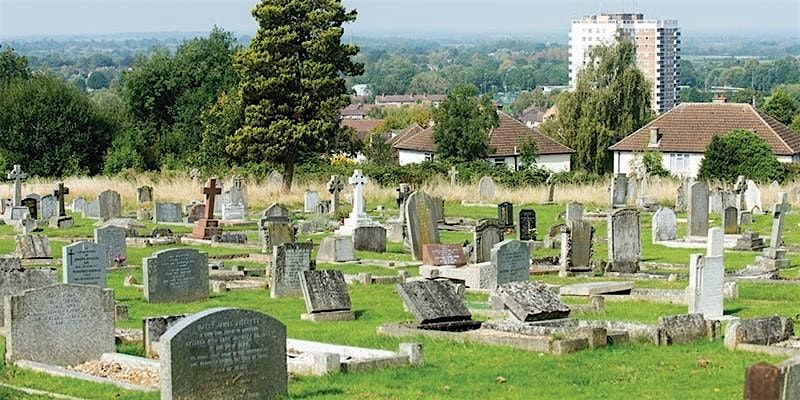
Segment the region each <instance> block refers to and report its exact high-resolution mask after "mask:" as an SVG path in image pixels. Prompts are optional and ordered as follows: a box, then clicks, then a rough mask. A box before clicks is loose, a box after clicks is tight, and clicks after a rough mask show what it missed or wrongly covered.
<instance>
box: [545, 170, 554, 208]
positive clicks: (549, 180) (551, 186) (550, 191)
mask: <svg viewBox="0 0 800 400" xmlns="http://www.w3.org/2000/svg"><path fill="white" fill-rule="evenodd" d="M555 177H556V176H555V175H554V174H550V175H548V176H547V180H546V181H545V183H547V187H548V192H547V203H548V204H552V203H553V195H554V194H555V193H554V192H555V190H556V180H555Z"/></svg>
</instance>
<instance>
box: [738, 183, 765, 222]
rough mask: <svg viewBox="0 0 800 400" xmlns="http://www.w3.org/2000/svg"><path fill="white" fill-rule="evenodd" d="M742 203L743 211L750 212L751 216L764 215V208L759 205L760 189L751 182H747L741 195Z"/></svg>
mask: <svg viewBox="0 0 800 400" xmlns="http://www.w3.org/2000/svg"><path fill="white" fill-rule="evenodd" d="M742 202H743V203H744V211H750V212H751V213H753V215H761V214H763V213H764V206H763V205H762V203H761V189H759V188H758V185H756V183H755V182H753V181H752V180H749V179H748V180H747V188H746V189H745V190H744V193H742Z"/></svg>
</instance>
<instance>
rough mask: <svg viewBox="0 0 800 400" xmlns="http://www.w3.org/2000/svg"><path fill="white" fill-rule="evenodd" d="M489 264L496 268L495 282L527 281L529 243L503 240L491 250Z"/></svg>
mask: <svg viewBox="0 0 800 400" xmlns="http://www.w3.org/2000/svg"><path fill="white" fill-rule="evenodd" d="M490 259H491V264H492V266H493V267H494V268H496V269H497V284H498V285H502V284H504V283H509V282H520V281H527V280H528V278H529V277H530V274H531V247H530V243H528V242H523V241H519V240H505V241H502V242H500V243H497V244H495V245H494V246H493V247H492V250H491V257H490Z"/></svg>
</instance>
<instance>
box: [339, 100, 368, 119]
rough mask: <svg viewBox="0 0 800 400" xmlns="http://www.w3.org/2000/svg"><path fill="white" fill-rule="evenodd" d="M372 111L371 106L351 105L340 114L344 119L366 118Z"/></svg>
mask: <svg viewBox="0 0 800 400" xmlns="http://www.w3.org/2000/svg"><path fill="white" fill-rule="evenodd" d="M371 109H372V105H371V104H362V103H357V104H350V105H348V106H347V107H345V108H343V109H342V110H341V111H340V112H339V114H340V115H341V116H343V117H348V116H362V117H366V116H367V114H369V111H370V110H371Z"/></svg>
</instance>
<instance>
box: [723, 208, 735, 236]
mask: <svg viewBox="0 0 800 400" xmlns="http://www.w3.org/2000/svg"><path fill="white" fill-rule="evenodd" d="M722 230H723V232H724V233H725V234H726V235H735V234H737V233H739V210H737V209H736V207H725V209H724V210H722Z"/></svg>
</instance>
